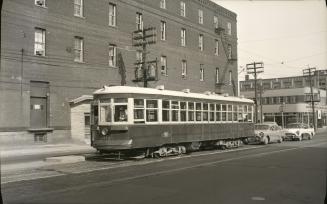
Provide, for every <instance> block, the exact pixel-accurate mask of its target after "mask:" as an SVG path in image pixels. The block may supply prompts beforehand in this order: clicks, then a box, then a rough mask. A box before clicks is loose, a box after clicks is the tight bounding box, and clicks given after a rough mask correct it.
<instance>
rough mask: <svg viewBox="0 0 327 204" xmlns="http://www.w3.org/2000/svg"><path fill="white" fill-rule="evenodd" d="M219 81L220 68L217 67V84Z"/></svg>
mask: <svg viewBox="0 0 327 204" xmlns="http://www.w3.org/2000/svg"><path fill="white" fill-rule="evenodd" d="M218 83H219V68H218V67H217V68H216V84H218Z"/></svg>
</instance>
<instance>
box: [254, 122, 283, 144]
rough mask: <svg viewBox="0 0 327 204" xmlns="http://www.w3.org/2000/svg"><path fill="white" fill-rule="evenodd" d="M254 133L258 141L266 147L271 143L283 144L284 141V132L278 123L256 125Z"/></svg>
mask: <svg viewBox="0 0 327 204" xmlns="http://www.w3.org/2000/svg"><path fill="white" fill-rule="evenodd" d="M254 133H255V138H256V140H257V141H259V142H260V143H262V144H265V145H266V144H268V143H270V142H278V143H281V142H282V141H283V130H282V128H281V127H280V126H278V125H277V124H276V123H272V122H267V123H259V124H255V125H254Z"/></svg>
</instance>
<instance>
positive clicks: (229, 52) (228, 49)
mask: <svg viewBox="0 0 327 204" xmlns="http://www.w3.org/2000/svg"><path fill="white" fill-rule="evenodd" d="M227 51H228V53H227V58H228V59H232V45H231V44H228V47H227Z"/></svg>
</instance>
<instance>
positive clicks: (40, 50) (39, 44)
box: [34, 28, 45, 56]
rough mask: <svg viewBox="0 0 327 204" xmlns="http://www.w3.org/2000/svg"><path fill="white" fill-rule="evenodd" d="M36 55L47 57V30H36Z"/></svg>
mask: <svg viewBox="0 0 327 204" xmlns="http://www.w3.org/2000/svg"><path fill="white" fill-rule="evenodd" d="M34 54H35V55H37V56H45V29H42V28H35V42H34Z"/></svg>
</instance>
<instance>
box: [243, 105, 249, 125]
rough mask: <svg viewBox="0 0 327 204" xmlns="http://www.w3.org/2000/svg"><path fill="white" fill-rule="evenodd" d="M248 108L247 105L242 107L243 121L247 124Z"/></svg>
mask: <svg viewBox="0 0 327 204" xmlns="http://www.w3.org/2000/svg"><path fill="white" fill-rule="evenodd" d="M248 117H249V115H248V107H247V105H243V121H245V122H247V121H248Z"/></svg>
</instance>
